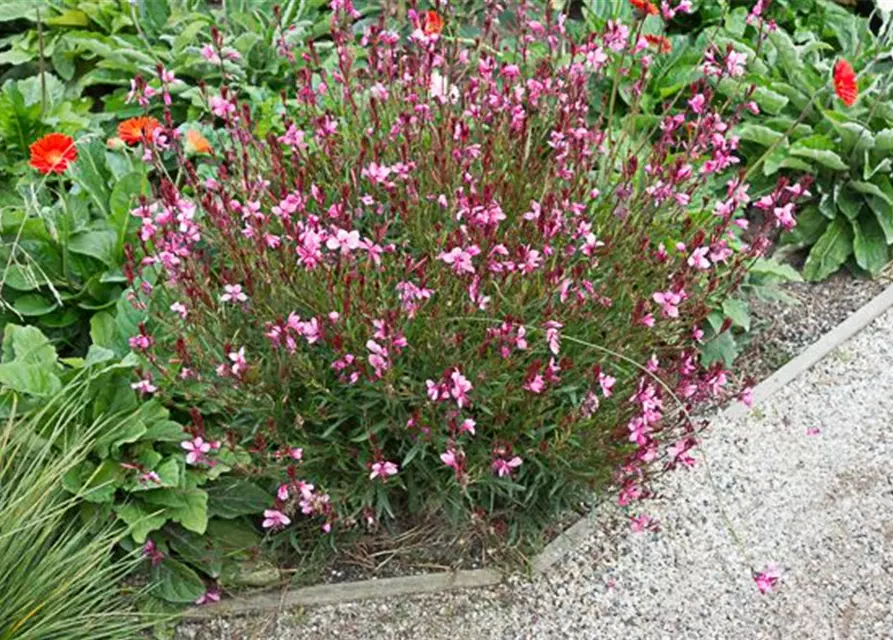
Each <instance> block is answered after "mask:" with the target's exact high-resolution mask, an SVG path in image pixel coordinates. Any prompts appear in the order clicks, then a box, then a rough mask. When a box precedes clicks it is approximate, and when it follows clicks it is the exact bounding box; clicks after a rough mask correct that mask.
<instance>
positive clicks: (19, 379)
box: [0, 362, 62, 397]
mask: <svg viewBox="0 0 893 640" xmlns="http://www.w3.org/2000/svg"><path fill="white" fill-rule="evenodd" d="M3 389H10V390H12V391H16V392H18V393H24V394H26V395H32V396H40V397H48V396H52V395H53V394H55V393H58V392H59V391H60V390H61V389H62V381H61V380H59V377H58V376H57V375H56V374H54V373H53V372H52V371H49V370H48V369H47V366H46V365H45V364H28V363H25V362H9V363H6V364H0V391H2V390H3Z"/></svg>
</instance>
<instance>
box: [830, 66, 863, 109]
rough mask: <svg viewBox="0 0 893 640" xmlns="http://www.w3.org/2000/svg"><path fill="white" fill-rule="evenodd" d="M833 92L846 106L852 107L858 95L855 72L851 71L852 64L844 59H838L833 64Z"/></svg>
mask: <svg viewBox="0 0 893 640" xmlns="http://www.w3.org/2000/svg"><path fill="white" fill-rule="evenodd" d="M834 93H836V94H837V97H838V98H840V99H841V100H842V101H843V103H844V104H845V105H846V106H848V107H852V106H853V105H854V104H855V103H856V98H858V97H859V87H858V85H857V84H856V72H855V71H853V65H851V64H850V63H849V62H847V61H846V60H838V61H837V64H835V65H834Z"/></svg>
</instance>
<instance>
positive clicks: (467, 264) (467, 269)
mask: <svg viewBox="0 0 893 640" xmlns="http://www.w3.org/2000/svg"><path fill="white" fill-rule="evenodd" d="M480 252H481V250H480V249H479V248H478V246H477V245H476V244H473V245H471V246H470V247H468V248H467V249H463V248H462V247H453V248H452V249H451V250H450V251H445V252H442V253H441V254H440V255H439V256H437V259H438V260H441V261H443V262H445V263H447V264H448V265H450V266H451V267H452V269H453V271H454V272H455V273H458V274H459V275H461V274H463V273H474V265H472V264H471V259H472V258H474V257H475V256H476V255H478V254H479V253H480Z"/></svg>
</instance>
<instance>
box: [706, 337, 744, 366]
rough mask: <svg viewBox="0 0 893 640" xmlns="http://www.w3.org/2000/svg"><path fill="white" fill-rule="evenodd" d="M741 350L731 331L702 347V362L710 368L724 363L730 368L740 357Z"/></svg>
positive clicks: (710, 340)
mask: <svg viewBox="0 0 893 640" xmlns="http://www.w3.org/2000/svg"><path fill="white" fill-rule="evenodd" d="M738 353H739V348H738V344H737V343H736V342H735V337H734V336H733V335H732V332H731V331H723V332H722V333H720V334H719V335H718V336H715V337H713V338H711V339H709V340H708V341H707V342H705V343H704V345H703V346H702V347H701V362H702V363H703V364H704V365H705V366H709V365H711V364H713V363H714V362H723V363H724V364H725V366H727V367H730V366H732V364H733V363H734V362H735V359H736V358H737V357H738Z"/></svg>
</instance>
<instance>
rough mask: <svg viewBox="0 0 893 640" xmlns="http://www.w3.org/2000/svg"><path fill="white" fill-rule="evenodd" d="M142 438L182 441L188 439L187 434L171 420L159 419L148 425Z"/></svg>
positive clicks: (153, 440)
mask: <svg viewBox="0 0 893 640" xmlns="http://www.w3.org/2000/svg"><path fill="white" fill-rule="evenodd" d="M143 439H145V440H149V441H151V442H183V441H184V440H189V434H188V433H186V432H185V431H183V426H182V425H180V424H178V423H176V422H174V421H173V420H159V421H157V422H154V423H152V424H151V425H150V426H149V428H148V429H147V430H146V433H145V434H144V435H143Z"/></svg>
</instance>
